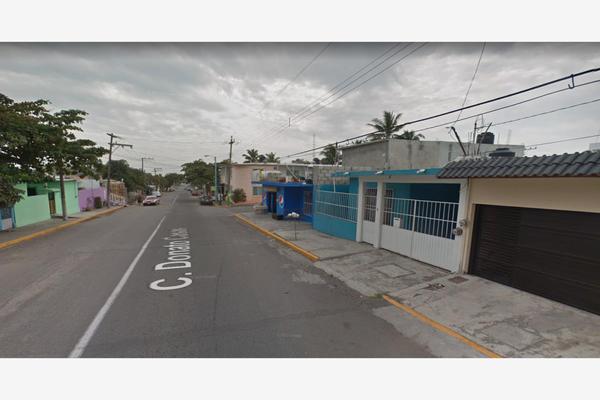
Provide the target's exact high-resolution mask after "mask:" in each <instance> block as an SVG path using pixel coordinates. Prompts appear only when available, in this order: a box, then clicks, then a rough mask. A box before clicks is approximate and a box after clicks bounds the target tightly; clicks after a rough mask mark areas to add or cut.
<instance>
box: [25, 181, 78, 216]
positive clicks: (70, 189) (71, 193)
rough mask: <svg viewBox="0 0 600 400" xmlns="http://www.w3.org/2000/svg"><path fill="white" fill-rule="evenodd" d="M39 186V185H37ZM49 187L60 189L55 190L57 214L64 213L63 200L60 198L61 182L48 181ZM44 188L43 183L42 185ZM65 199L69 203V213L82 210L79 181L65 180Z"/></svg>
mask: <svg viewBox="0 0 600 400" xmlns="http://www.w3.org/2000/svg"><path fill="white" fill-rule="evenodd" d="M36 186H37V185H36ZM48 188H49V189H58V190H59V191H58V192H55V194H54V199H55V201H56V214H59V215H60V214H62V200H61V198H60V182H48ZM42 189H43V185H42ZM65 201H66V203H67V214H68V215H71V214H76V213H78V212H81V210H80V209H79V188H78V185H77V182H75V181H66V182H65Z"/></svg>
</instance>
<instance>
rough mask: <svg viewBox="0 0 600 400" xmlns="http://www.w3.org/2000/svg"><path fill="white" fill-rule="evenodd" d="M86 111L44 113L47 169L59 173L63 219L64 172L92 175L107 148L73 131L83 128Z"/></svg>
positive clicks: (65, 210)
mask: <svg viewBox="0 0 600 400" xmlns="http://www.w3.org/2000/svg"><path fill="white" fill-rule="evenodd" d="M85 115H87V113H86V112H85V111H81V110H62V111H58V112H56V113H53V114H51V113H46V114H45V115H44V122H45V129H44V130H45V134H46V135H45V136H46V138H47V146H46V165H45V166H46V169H47V170H48V171H52V173H53V174H58V176H59V181H60V200H61V204H62V217H63V220H66V219H67V217H68V216H67V201H66V194H65V175H69V174H85V175H95V174H96V173H97V171H98V170H99V169H100V166H101V162H100V158H101V157H102V156H103V155H104V154H106V153H107V150H106V149H105V148H102V147H98V146H96V143H95V142H93V141H91V140H89V139H77V137H76V136H75V132H77V131H82V129H81V127H80V124H81V123H82V122H83V121H84V119H85Z"/></svg>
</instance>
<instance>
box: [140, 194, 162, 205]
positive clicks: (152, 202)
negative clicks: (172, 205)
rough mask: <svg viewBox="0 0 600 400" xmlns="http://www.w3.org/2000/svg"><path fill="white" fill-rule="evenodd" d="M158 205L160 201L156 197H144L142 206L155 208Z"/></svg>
mask: <svg viewBox="0 0 600 400" xmlns="http://www.w3.org/2000/svg"><path fill="white" fill-rule="evenodd" d="M159 204H160V199H159V198H158V197H157V196H146V198H145V199H144V201H143V202H142V205H144V206H157V205H159Z"/></svg>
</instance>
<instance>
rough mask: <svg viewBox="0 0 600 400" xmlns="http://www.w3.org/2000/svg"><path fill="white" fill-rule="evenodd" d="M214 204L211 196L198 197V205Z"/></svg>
mask: <svg viewBox="0 0 600 400" xmlns="http://www.w3.org/2000/svg"><path fill="white" fill-rule="evenodd" d="M213 204H214V200H213V198H212V197H211V196H202V197H200V205H202V206H212V205H213Z"/></svg>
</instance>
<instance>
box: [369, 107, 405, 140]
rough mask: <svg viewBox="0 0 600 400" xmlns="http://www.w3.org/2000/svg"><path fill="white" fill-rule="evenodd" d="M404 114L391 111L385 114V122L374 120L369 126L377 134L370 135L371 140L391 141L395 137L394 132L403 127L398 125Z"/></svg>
mask: <svg viewBox="0 0 600 400" xmlns="http://www.w3.org/2000/svg"><path fill="white" fill-rule="evenodd" d="M401 116H402V114H400V113H398V114H394V113H393V112H391V111H384V112H383V120H381V119H379V118H373V119H372V120H371V122H370V123H368V124H367V125H368V126H370V127H372V128H375V129H376V130H377V132H375V133H372V134H371V135H370V138H371V140H377V139H389V138H391V137H392V136H393V134H394V132H398V131H399V130H400V129H401V128H402V125H400V124H398V120H399V119H400V117H401Z"/></svg>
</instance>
